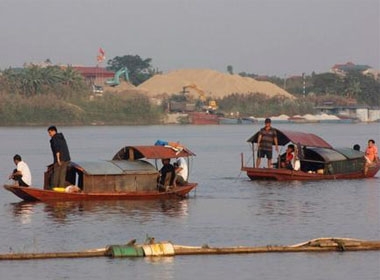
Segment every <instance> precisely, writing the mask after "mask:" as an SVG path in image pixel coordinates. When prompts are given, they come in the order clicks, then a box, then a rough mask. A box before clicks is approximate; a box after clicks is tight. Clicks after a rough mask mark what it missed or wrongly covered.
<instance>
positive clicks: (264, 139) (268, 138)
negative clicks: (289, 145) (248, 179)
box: [256, 118, 278, 168]
mask: <svg viewBox="0 0 380 280" xmlns="http://www.w3.org/2000/svg"><path fill="white" fill-rule="evenodd" d="M271 125H272V121H271V119H269V118H266V119H265V126H264V127H263V128H261V129H260V131H259V136H258V138H257V159H256V168H259V167H260V163H261V159H262V158H265V157H266V158H267V161H268V168H272V157H273V143H274V144H275V146H276V152H277V153H278V140H277V131H276V129H274V128H273V127H272V126H271Z"/></svg>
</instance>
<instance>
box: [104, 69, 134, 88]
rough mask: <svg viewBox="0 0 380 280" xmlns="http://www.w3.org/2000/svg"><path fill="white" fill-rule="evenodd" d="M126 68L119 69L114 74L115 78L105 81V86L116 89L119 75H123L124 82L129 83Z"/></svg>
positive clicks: (118, 83)
mask: <svg viewBox="0 0 380 280" xmlns="http://www.w3.org/2000/svg"><path fill="white" fill-rule="evenodd" d="M128 72H129V71H128V68H127V67H123V68H120V69H119V70H118V71H117V72H116V73H115V76H114V77H113V78H112V79H108V80H107V81H106V84H107V85H109V86H111V87H116V86H118V85H120V76H121V75H124V79H125V81H127V82H129V74H128Z"/></svg>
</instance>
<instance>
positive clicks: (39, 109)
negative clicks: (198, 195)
mask: <svg viewBox="0 0 380 280" xmlns="http://www.w3.org/2000/svg"><path fill="white" fill-rule="evenodd" d="M148 66H149V64H148ZM144 69H145V68H144ZM204 71H206V70H203V72H202V71H182V72H183V73H182V72H180V71H177V72H180V73H182V75H185V74H186V73H187V74H188V75H190V74H191V75H192V76H191V79H201V78H202V77H203V76H205V75H204V73H212V74H213V77H214V79H208V80H207V79H206V80H205V81H203V80H199V83H201V81H203V82H204V87H206V86H207V85H208V86H210V87H211V86H212V85H214V87H215V90H214V91H215V93H218V94H219V95H220V96H218V95H216V94H214V95H215V96H214V95H213V96H208V95H205V94H204V93H205V92H203V90H200V89H198V95H200V96H198V97H191V96H190V95H189V94H188V93H189V91H186V90H185V89H186V87H184V88H183V92H180V93H178V89H176V92H174V93H173V92H172V91H174V89H173V90H172V91H170V90H165V91H163V90H161V94H160V95H157V96H150V95H149V94H144V91H142V90H136V87H135V86H133V83H131V81H129V82H128V85H129V87H128V88H129V89H125V90H122V91H117V92H114V91H113V90H112V89H114V88H110V89H109V90H107V89H106V88H105V90H104V92H102V93H101V94H95V93H94V92H93V91H92V90H91V88H92V87H91V86H90V85H89V84H88V81H86V80H85V79H84V78H83V76H82V75H81V74H80V73H79V72H77V71H76V70H75V69H73V68H72V67H70V66H68V67H64V68H61V67H58V66H47V67H39V66H36V65H31V66H28V67H25V68H22V69H11V68H10V69H7V70H4V71H0V126H42V125H47V124H51V123H54V124H56V125H74V126H82V125H155V124H166V123H167V122H166V121H165V120H166V119H167V116H168V115H167V114H168V113H169V108H170V106H169V105H170V104H171V102H173V101H178V102H187V103H189V104H190V103H192V104H194V105H195V106H196V107H195V111H202V110H203V111H204V110H206V109H207V108H205V107H207V106H205V105H206V104H210V103H211V101H212V102H214V104H217V110H216V111H214V112H213V113H214V114H218V115H220V116H225V117H235V118H236V117H239V118H247V117H254V118H262V117H264V118H265V117H270V116H280V115H288V116H294V115H305V114H315V113H316V109H315V107H316V106H321V105H324V104H333V105H334V106H346V105H350V106H351V105H359V104H362V105H365V104H371V106H380V100H379V96H378V92H379V89H380V80H377V79H375V78H374V77H367V76H364V75H362V74H361V73H360V72H352V73H351V72H350V73H348V74H347V76H346V77H343V78H342V77H340V76H337V75H334V74H331V73H328V74H313V75H311V76H310V77H309V76H305V77H301V78H297V79H296V80H294V81H293V80H290V79H288V80H287V82H286V85H287V87H286V88H287V90H288V93H287V95H285V94H282V95H280V94H278V95H275V92H274V93H273V92H272V93H271V94H269V92H266V91H268V88H271V89H272V88H273V89H276V90H282V91H283V89H282V88H281V86H280V85H281V83H282V81H279V82H278V83H277V86H274V84H275V82H276V81H275V80H274V81H273V84H271V83H270V82H269V81H267V82H265V83H264V84H265V85H266V87H265V88H266V90H264V89H263V88H261V90H260V87H259V88H257V89H256V90H254V89H252V92H251V91H249V92H250V93H247V92H246V93H244V94H243V93H238V92H236V93H233V92H231V94H227V93H225V94H224V95H222V94H221V92H222V89H224V90H226V88H228V87H227V84H229V83H232V84H233V85H235V86H236V88H237V85H241V84H244V82H247V81H249V82H253V81H255V79H254V78H251V77H249V76H247V75H245V76H244V77H245V78H242V77H241V76H240V75H239V76H238V75H232V74H231V75H226V74H221V73H217V72H215V71H211V70H208V71H207V72H204ZM198 72H199V73H198ZM139 73H140V72H139ZM202 73H203V74H202ZM174 74H176V75H177V76H178V73H174ZM174 74H171V75H168V76H170V77H171V76H173V75H174ZM200 74H202V75H200ZM177 76H175V77H176V79H175V80H177V82H178V80H180V78H181V77H182V76H181V75H180V77H177ZM199 76H201V77H199ZM208 76H209V75H208ZM162 78H163V75H153V74H152V77H151V78H150V79H148V77H145V78H144V79H142V81H146V82H145V83H142V84H141V81H140V84H141V85H142V86H144V85H145V87H147V85H149V84H151V87H152V88H153V89H155V90H158V89H159V88H160V87H159V85H161V86H163V82H162V81H161V79H162ZM172 78H173V77H172ZM181 79H182V78H181ZM189 79H190V78H189ZM175 80H173V81H175ZM251 80H252V81H251ZM154 81H156V84H154V83H153V82H154ZM170 81H171V80H169V82H168V81H166V82H165V83H164V84H165V85H167V84H169V85H171V84H172V83H174V82H173V81H171V82H170ZM226 81H230V82H229V83H227V82H226ZM237 81H238V82H237ZM302 81H303V82H304V83H302ZM124 83H126V81H124ZM261 83H262V82H261ZM152 84H153V85H152ZM182 84H183V82H181V83H179V84H178V85H177V87H180V85H182ZM284 84H285V83H284ZM223 85H224V87H223ZM220 86H222V88H219V87H220ZM187 87H189V86H187ZM193 87H195V88H196V85H194V86H191V88H193ZM284 88H285V87H284ZM153 89H152V90H151V91H153ZM301 89H303V91H301ZM231 90H232V89H229V90H228V92H230V91H231ZM240 90H243V89H240ZM245 90H247V89H245ZM305 90H307V91H306V92H307V94H305ZM237 91H239V90H237ZM243 91H244V90H243ZM289 96H290V97H291V98H290V97H289ZM178 123H179V124H186V121H182V120H179V121H178Z"/></svg>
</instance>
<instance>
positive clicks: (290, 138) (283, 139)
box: [247, 129, 332, 149]
mask: <svg viewBox="0 0 380 280" xmlns="http://www.w3.org/2000/svg"><path fill="white" fill-rule="evenodd" d="M276 131H277V139H278V145H281V146H285V145H286V144H288V143H289V142H292V143H294V144H300V145H302V146H307V147H320V148H330V149H331V148H332V146H331V145H330V144H329V143H327V142H326V141H325V140H323V139H322V138H321V137H319V136H317V135H315V134H312V133H304V132H298V131H290V130H278V129H276ZM258 137H259V131H258V132H257V133H256V134H254V135H253V136H252V137H250V138H249V139H248V140H247V142H251V143H257V138H258Z"/></svg>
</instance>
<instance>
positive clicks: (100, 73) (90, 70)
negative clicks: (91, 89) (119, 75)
mask: <svg viewBox="0 0 380 280" xmlns="http://www.w3.org/2000/svg"><path fill="white" fill-rule="evenodd" d="M73 68H74V69H75V70H76V71H78V72H79V73H80V74H82V76H83V77H84V79H85V81H86V83H87V84H88V85H90V86H91V85H99V86H102V85H104V84H105V82H106V80H108V79H111V78H113V77H114V75H115V73H114V72H112V71H109V70H107V69H106V68H103V67H86V66H73Z"/></svg>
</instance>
